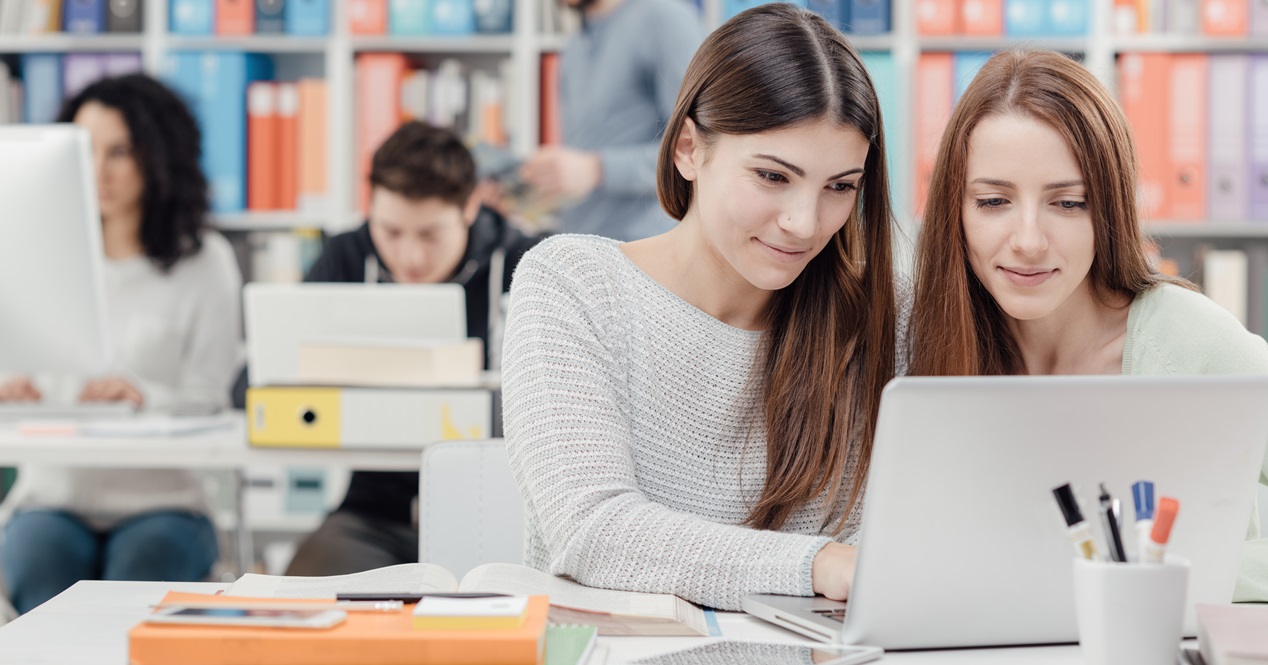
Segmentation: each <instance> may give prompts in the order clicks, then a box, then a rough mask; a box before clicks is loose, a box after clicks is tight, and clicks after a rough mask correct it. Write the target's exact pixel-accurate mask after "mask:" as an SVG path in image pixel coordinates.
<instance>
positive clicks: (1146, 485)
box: [1132, 480, 1154, 561]
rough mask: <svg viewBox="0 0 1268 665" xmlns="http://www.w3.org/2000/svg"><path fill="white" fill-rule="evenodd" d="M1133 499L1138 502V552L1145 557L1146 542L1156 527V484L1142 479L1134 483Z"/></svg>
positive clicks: (1141, 557)
mask: <svg viewBox="0 0 1268 665" xmlns="http://www.w3.org/2000/svg"><path fill="white" fill-rule="evenodd" d="M1132 500H1133V501H1134V502H1135V504H1136V552H1137V553H1138V554H1139V556H1140V560H1141V561H1144V559H1145V543H1147V542H1149V534H1150V532H1151V531H1153V528H1154V484H1153V483H1152V482H1150V481H1148V480H1142V481H1139V482H1137V483H1136V484H1134V485H1132Z"/></svg>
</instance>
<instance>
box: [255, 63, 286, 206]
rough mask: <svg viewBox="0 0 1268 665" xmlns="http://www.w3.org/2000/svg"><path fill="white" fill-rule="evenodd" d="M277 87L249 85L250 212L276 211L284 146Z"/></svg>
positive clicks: (268, 83) (258, 83) (258, 84)
mask: <svg viewBox="0 0 1268 665" xmlns="http://www.w3.org/2000/svg"><path fill="white" fill-rule="evenodd" d="M279 134H280V132H279V131H278V116H277V84H276V83H271V82H268V81H256V82H254V83H251V84H249V85H248V86H247V209H248V210H276V209H277V208H278V207H279V206H278V200H279V197H278V194H279V192H278V186H279V184H280V182H279V179H278V176H279V175H280V174H279V173H278V166H279V154H278V149H279V148H280V147H281V146H280V141H279V139H280V138H281V137H280V135H279Z"/></svg>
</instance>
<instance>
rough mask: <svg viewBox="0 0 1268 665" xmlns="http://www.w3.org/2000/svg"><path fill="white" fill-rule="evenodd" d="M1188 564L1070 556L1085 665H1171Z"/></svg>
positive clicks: (1181, 617) (1181, 620)
mask: <svg viewBox="0 0 1268 665" xmlns="http://www.w3.org/2000/svg"><path fill="white" fill-rule="evenodd" d="M1188 585H1189V562H1188V561H1187V560H1185V559H1182V558H1179V557H1173V556H1168V557H1167V560H1166V562H1165V563H1161V564H1157V563H1152V564H1151V563H1109V562H1105V561H1088V560H1086V559H1075V560H1074V609H1075V612H1076V614H1077V615H1078V623H1079V646H1080V647H1081V648H1082V651H1083V662H1084V663H1088V664H1089V665H1173V664H1174V663H1175V662H1176V652H1177V650H1178V649H1179V648H1180V638H1181V632H1182V630H1183V627H1184V607H1185V594H1186V592H1187V591H1188Z"/></svg>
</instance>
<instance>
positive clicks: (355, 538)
mask: <svg viewBox="0 0 1268 665" xmlns="http://www.w3.org/2000/svg"><path fill="white" fill-rule="evenodd" d="M401 563H418V529H415V528H414V527H412V526H410V525H408V524H401V523H399V522H393V521H390V520H383V519H376V518H373V517H367V516H365V515H361V514H358V513H354V512H352V511H348V510H336V511H335V512H333V513H331V514H329V515H327V516H326V520H325V521H324V522H322V523H321V526H320V527H318V528H317V530H316V531H314V532H312V533H311V534H309V536H308V537H307V538H305V539H304V542H303V543H301V544H300V546H299V550H297V551H296V552H295V558H294V559H292V560H291V565H290V566H289V567H288V568H287V569H286V574H287V575H303V576H314V575H347V574H348V573H359V572H361V571H364V570H372V569H374V568H382V567H384V566H395V565H397V564H401Z"/></svg>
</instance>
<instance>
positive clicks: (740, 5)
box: [722, 0, 807, 21]
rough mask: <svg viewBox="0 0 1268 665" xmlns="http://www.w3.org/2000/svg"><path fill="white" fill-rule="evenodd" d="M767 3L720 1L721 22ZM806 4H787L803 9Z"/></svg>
mask: <svg viewBox="0 0 1268 665" xmlns="http://www.w3.org/2000/svg"><path fill="white" fill-rule="evenodd" d="M768 1H769V0H722V20H724V21H725V20H727V19H729V18H731V17H732V16H735V15H736V14H739V13H740V12H742V11H744V10H745V9H749V8H752V7H756V6H758V5H764V4H766V3H767V2H768ZM806 2H807V0H793V1H792V2H790V3H789V4H793V5H797V6H798V7H805V6H806Z"/></svg>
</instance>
